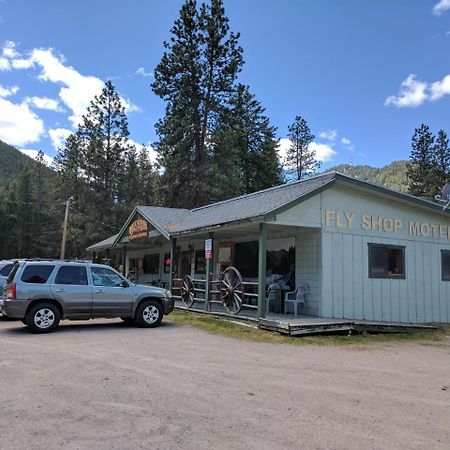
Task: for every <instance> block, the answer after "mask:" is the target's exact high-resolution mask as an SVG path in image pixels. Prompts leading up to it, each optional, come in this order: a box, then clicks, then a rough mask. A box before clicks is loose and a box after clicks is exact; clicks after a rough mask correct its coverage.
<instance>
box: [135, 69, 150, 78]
mask: <svg viewBox="0 0 450 450" xmlns="http://www.w3.org/2000/svg"><path fill="white" fill-rule="evenodd" d="M136 75H141V76H142V77H148V78H153V76H154V75H153V72H146V71H145V69H144V68H143V67H139V69H137V70H136Z"/></svg>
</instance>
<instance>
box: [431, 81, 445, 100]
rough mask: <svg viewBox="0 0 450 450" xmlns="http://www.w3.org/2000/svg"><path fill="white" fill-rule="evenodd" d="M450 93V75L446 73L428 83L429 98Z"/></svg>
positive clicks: (432, 98) (434, 98)
mask: <svg viewBox="0 0 450 450" xmlns="http://www.w3.org/2000/svg"><path fill="white" fill-rule="evenodd" d="M447 94H450V75H446V76H445V77H444V78H442V80H440V81H435V82H434V83H431V85H430V99H431V100H432V101H435V100H439V99H440V98H441V97H443V96H444V95H447Z"/></svg>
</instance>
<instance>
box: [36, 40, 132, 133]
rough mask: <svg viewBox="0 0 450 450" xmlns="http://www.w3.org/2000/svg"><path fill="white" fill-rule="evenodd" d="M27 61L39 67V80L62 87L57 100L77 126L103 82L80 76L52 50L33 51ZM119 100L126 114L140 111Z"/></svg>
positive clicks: (125, 100)
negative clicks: (65, 107)
mask: <svg viewBox="0 0 450 450" xmlns="http://www.w3.org/2000/svg"><path fill="white" fill-rule="evenodd" d="M28 61H30V63H31V64H32V65H33V64H36V65H39V66H40V67H41V69H42V72H41V73H40V75H39V79H40V80H42V81H48V82H51V83H56V84H61V85H62V86H63V87H61V89H60V91H59V98H60V99H61V101H62V102H63V103H64V104H65V105H66V106H67V107H68V108H69V109H70V110H71V111H72V114H71V115H70V116H69V120H70V121H71V122H72V124H73V126H77V125H78V124H79V123H80V122H81V119H82V116H83V114H84V113H85V112H86V108H87V107H88V106H89V104H90V102H91V101H92V100H93V99H94V97H95V96H96V95H99V94H100V93H101V90H102V88H103V86H104V82H103V80H101V79H100V78H97V77H94V76H85V75H82V74H81V73H79V72H78V71H77V70H76V69H74V68H73V67H71V66H66V65H65V64H64V58H63V57H62V56H55V54H54V53H53V50H52V49H34V50H33V51H32V52H31V57H30V59H29V60H28ZM121 100H122V102H123V105H124V107H125V110H126V111H127V112H133V111H140V109H139V108H138V107H137V106H136V105H134V104H132V103H131V102H130V101H129V100H127V99H124V98H121Z"/></svg>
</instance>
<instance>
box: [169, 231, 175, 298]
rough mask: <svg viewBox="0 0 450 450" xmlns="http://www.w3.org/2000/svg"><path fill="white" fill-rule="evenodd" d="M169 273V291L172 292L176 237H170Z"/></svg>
mask: <svg viewBox="0 0 450 450" xmlns="http://www.w3.org/2000/svg"><path fill="white" fill-rule="evenodd" d="M170 243H171V246H170V274H169V291H170V292H172V289H173V271H174V269H175V257H176V252H177V238H172V239H171V240H170Z"/></svg>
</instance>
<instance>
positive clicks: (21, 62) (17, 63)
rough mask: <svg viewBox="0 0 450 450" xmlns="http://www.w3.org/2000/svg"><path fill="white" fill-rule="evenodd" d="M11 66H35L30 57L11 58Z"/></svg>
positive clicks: (21, 67)
mask: <svg viewBox="0 0 450 450" xmlns="http://www.w3.org/2000/svg"><path fill="white" fill-rule="evenodd" d="M10 64H11V66H12V68H13V69H19V70H20V69H29V68H30V67H33V61H31V60H30V59H22V58H19V59H12V60H11V63H10Z"/></svg>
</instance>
